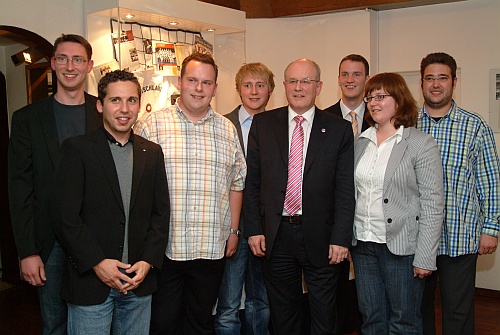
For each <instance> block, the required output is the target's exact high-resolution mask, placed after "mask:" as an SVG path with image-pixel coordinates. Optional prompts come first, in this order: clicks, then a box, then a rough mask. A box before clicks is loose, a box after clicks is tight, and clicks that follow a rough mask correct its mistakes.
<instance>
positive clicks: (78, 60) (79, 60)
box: [54, 56, 87, 65]
mask: <svg viewBox="0 0 500 335" xmlns="http://www.w3.org/2000/svg"><path fill="white" fill-rule="evenodd" d="M54 60H55V62H56V63H57V64H59V65H65V64H68V61H71V62H73V65H82V64H85V63H86V62H87V59H85V58H83V57H73V58H69V57H66V56H54Z"/></svg>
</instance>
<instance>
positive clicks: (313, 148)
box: [304, 108, 331, 176]
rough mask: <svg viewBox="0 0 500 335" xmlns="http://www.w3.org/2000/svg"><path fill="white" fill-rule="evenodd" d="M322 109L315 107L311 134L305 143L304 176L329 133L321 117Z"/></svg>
mask: <svg viewBox="0 0 500 335" xmlns="http://www.w3.org/2000/svg"><path fill="white" fill-rule="evenodd" d="M323 116H324V115H323V111H322V110H320V109H318V108H316V111H315V113H314V120H313V124H312V128H311V135H310V137H309V144H308V145H307V155H306V163H305V166H304V176H305V175H306V173H307V171H308V170H309V168H310V167H311V165H312V163H313V161H314V158H315V157H316V155H317V153H318V152H319V149H320V148H321V146H322V145H323V143H324V141H325V139H326V138H327V136H328V135H329V134H328V133H329V132H330V131H331V129H330V128H329V127H328V125H327V124H326V122H325V118H324V117H323Z"/></svg>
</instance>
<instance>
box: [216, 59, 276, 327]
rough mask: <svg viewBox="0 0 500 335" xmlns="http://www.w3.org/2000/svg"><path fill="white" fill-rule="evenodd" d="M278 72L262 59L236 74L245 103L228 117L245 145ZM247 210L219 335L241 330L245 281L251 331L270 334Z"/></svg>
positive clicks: (229, 269) (224, 288) (227, 271)
mask: <svg viewBox="0 0 500 335" xmlns="http://www.w3.org/2000/svg"><path fill="white" fill-rule="evenodd" d="M273 77H274V74H273V73H272V72H271V70H269V69H268V68H267V67H266V66H265V65H264V64H262V63H249V64H245V65H243V66H242V67H241V68H240V69H239V71H238V73H237V74H236V79H235V81H236V91H237V92H238V94H239V95H240V98H241V102H242V104H241V105H240V106H238V107H236V108H235V109H234V110H233V111H232V112H231V113H229V114H226V117H227V118H228V119H229V120H231V122H232V123H233V124H234V126H235V127H236V130H237V132H238V137H239V139H240V144H241V147H242V148H243V151H244V152H245V156H246V148H247V139H248V132H249V131H250V126H251V125H252V119H253V116H254V115H255V114H258V113H261V112H263V111H264V110H265V108H266V105H267V103H268V101H269V98H270V97H271V94H272V93H273V90H274V79H273ZM243 226H244V225H243V214H242V216H241V219H240V225H239V229H238V230H239V231H238V232H237V234H238V236H240V238H239V243H238V248H237V250H236V253H235V254H234V255H233V256H231V257H229V258H228V259H227V261H226V265H225V268H224V276H223V277H222V284H221V288H220V291H219V300H218V303H217V315H216V318H215V332H216V334H217V335H223V334H227V335H231V334H239V333H240V328H241V325H240V320H239V317H238V316H239V315H238V309H239V307H240V301H241V296H242V291H243V283H244V284H245V322H246V329H247V333H249V334H256V335H265V334H267V328H268V324H269V302H268V299H267V292H266V287H265V285H264V277H263V276H262V268H261V263H262V262H261V260H260V259H259V258H257V257H256V256H254V255H253V254H252V253H251V252H250V248H249V247H248V240H247V239H246V238H243V236H242V234H243Z"/></svg>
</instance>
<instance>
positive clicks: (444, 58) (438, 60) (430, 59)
mask: <svg viewBox="0 0 500 335" xmlns="http://www.w3.org/2000/svg"><path fill="white" fill-rule="evenodd" d="M431 64H443V65H446V66H448V67H449V68H450V70H451V78H452V79H455V78H456V77H457V62H455V59H454V58H453V57H451V56H450V55H448V54H447V53H444V52H434V53H431V54H428V55H427V56H425V57H424V58H422V61H421V62H420V78H421V79H424V72H425V68H426V67H427V66H429V65H431Z"/></svg>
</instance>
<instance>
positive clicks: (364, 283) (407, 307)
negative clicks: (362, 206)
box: [351, 241, 425, 335]
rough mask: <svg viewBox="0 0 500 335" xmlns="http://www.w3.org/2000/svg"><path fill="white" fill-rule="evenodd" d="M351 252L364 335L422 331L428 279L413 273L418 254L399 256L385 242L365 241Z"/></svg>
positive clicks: (359, 242)
mask: <svg viewBox="0 0 500 335" xmlns="http://www.w3.org/2000/svg"><path fill="white" fill-rule="evenodd" d="M351 255H352V258H353V261H354V272H355V275H356V289H357V291H358V304H359V310H360V311H361V314H362V316H363V325H362V326H361V332H362V333H363V335H371V334H374V335H383V334H405V335H406V334H422V317H421V314H420V306H421V304H422V294H423V291H424V284H425V281H424V280H422V279H419V278H418V277H414V276H413V265H412V263H413V259H414V255H409V256H397V255H394V254H392V253H391V252H390V251H389V249H388V248H387V245H386V244H385V243H374V242H362V241H358V244H357V246H356V247H354V248H353V250H352V252H351Z"/></svg>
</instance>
